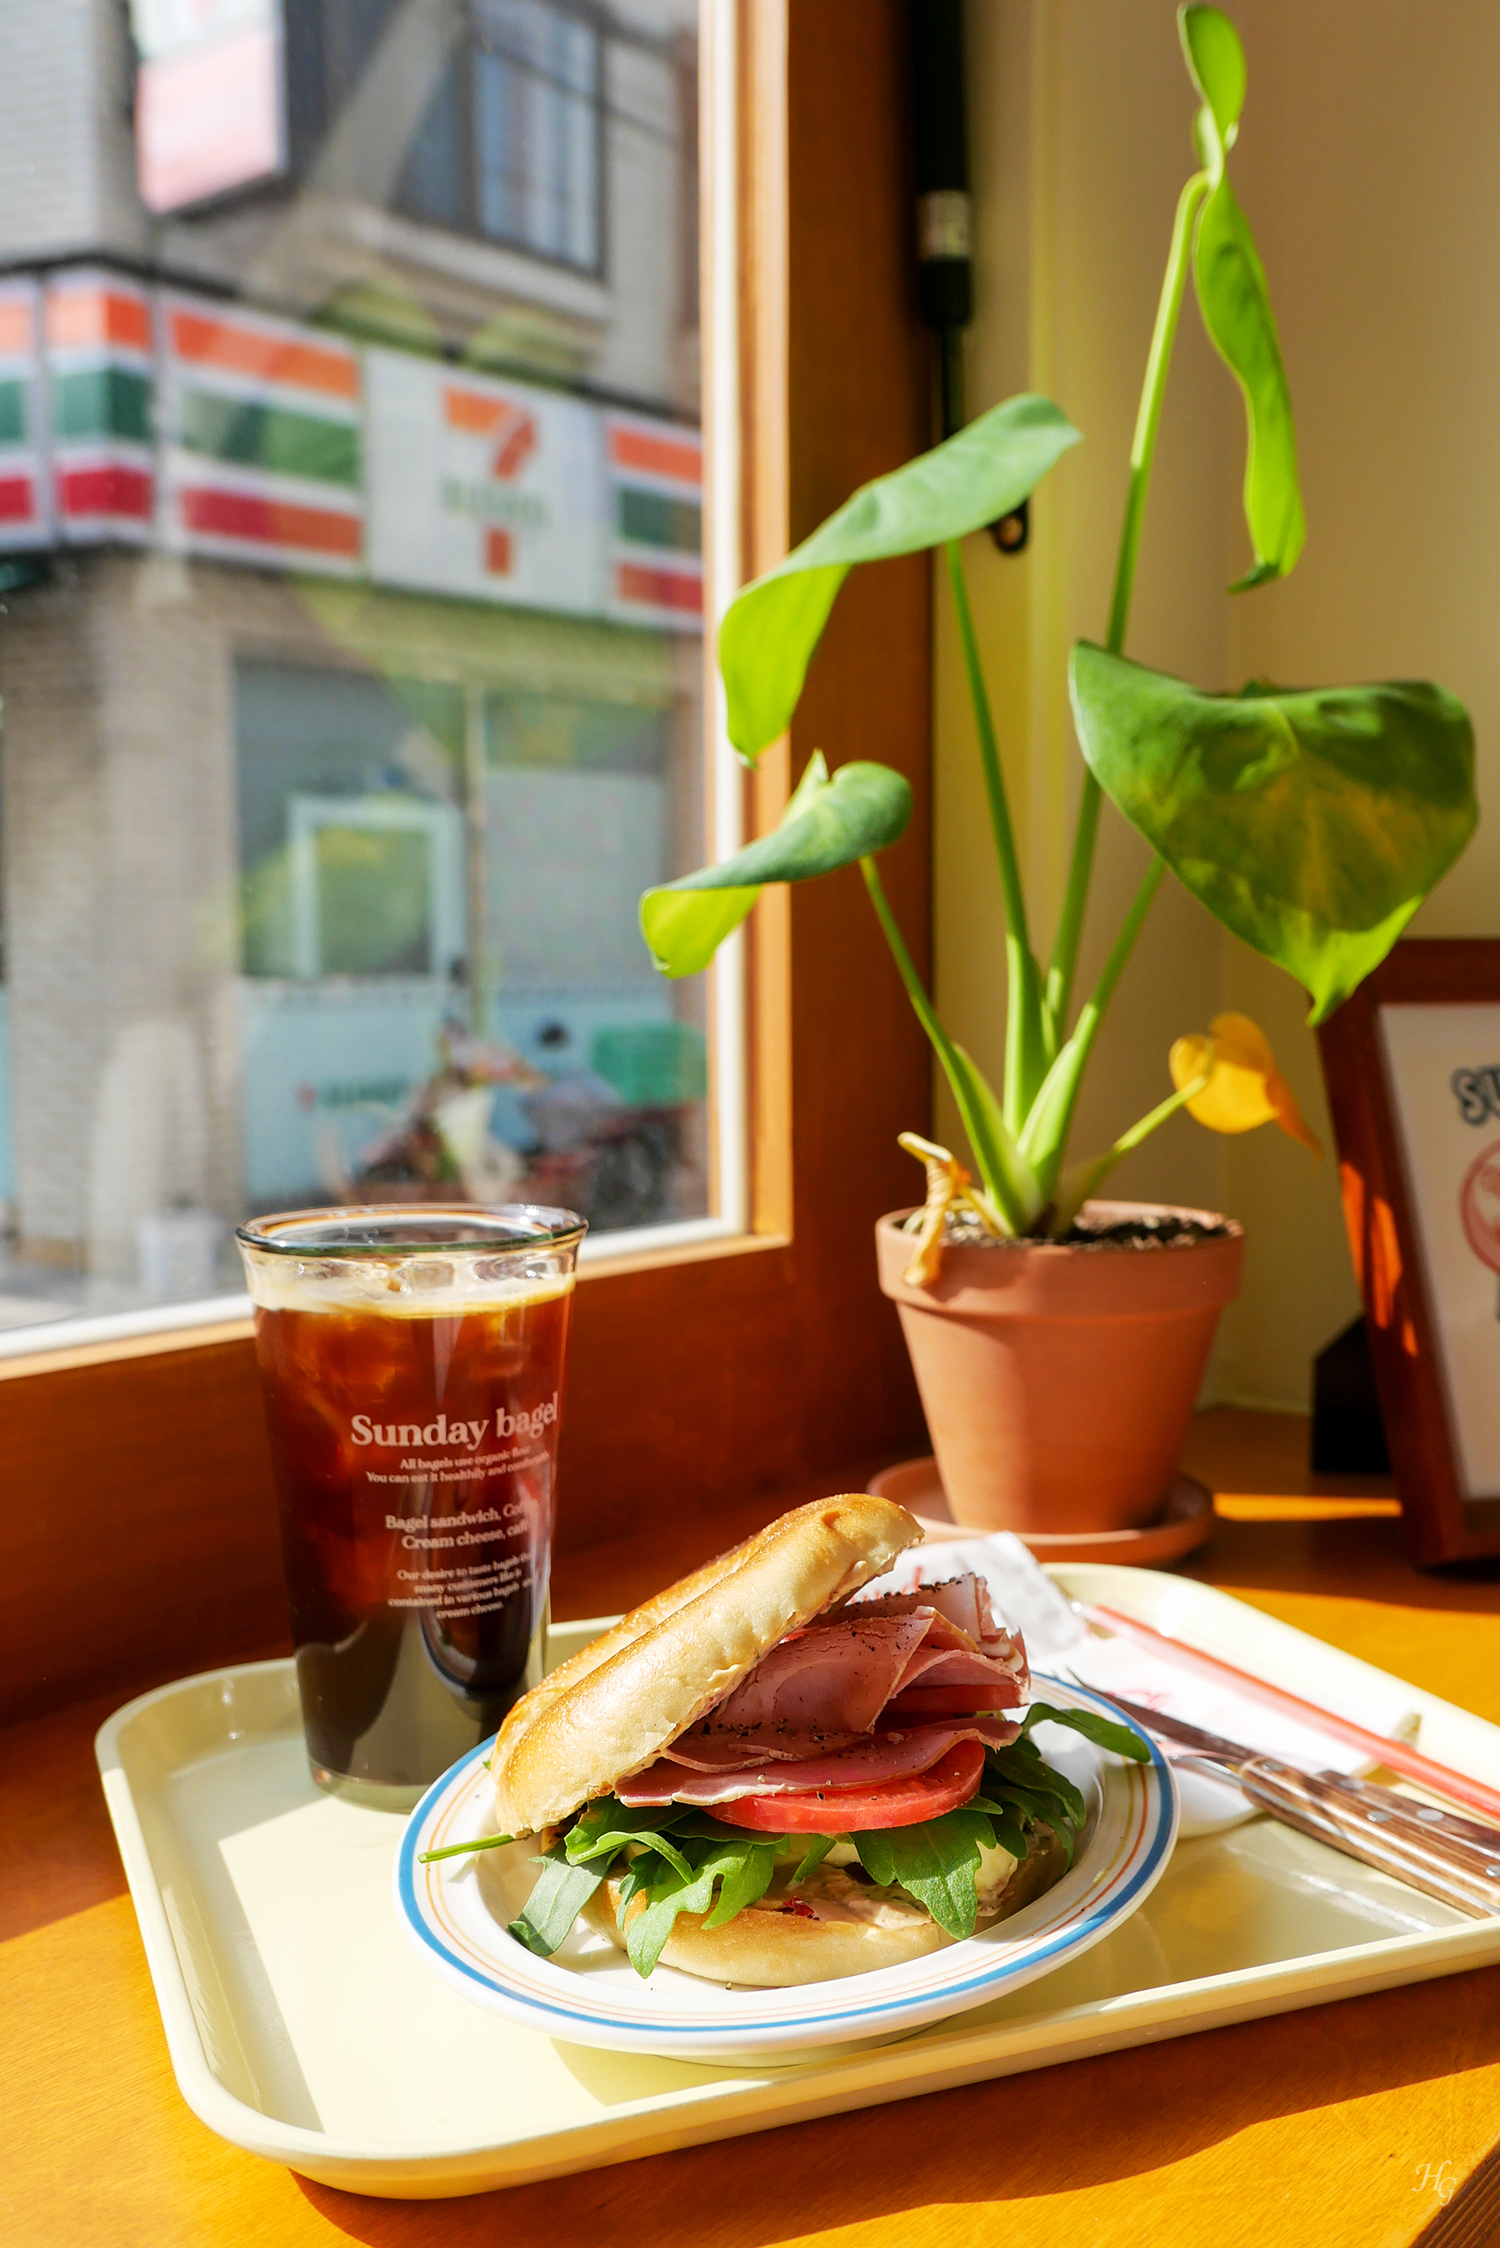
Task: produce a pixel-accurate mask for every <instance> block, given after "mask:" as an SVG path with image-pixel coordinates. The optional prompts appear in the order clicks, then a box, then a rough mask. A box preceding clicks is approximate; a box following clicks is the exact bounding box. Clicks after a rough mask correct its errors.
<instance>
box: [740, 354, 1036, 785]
mask: <svg viewBox="0 0 1500 2248" xmlns="http://www.w3.org/2000/svg"><path fill="white" fill-rule="evenodd" d="M1079 442H1080V438H1079V432H1078V431H1077V430H1076V429H1075V428H1074V427H1073V424H1072V423H1071V422H1070V421H1069V420H1067V418H1066V417H1065V416H1064V415H1063V414H1061V413H1059V412H1058V409H1057V408H1056V407H1055V406H1054V405H1053V404H1052V403H1051V402H1050V400H1048V399H1046V398H1038V397H1036V396H1034V395H1031V394H1029V393H1028V394H1026V395H1023V396H1021V397H1019V398H1007V399H1006V400H1005V402H1004V404H1003V405H999V406H995V407H992V408H991V410H990V412H989V413H987V414H981V415H980V417H979V419H978V420H977V421H974V422H970V424H969V426H968V427H967V429H962V430H960V431H959V433H958V435H957V436H956V437H950V438H948V439H947V441H946V443H944V444H942V445H938V446H935V447H934V448H933V450H932V451H931V452H930V453H920V454H918V456H917V458H916V459H915V460H914V461H908V462H907V464H906V466H905V467H904V468H898V469H894V470H893V471H892V472H891V474H890V475H889V476H879V477H877V478H876V479H875V481H874V482H873V483H872V484H864V485H861V487H860V489H859V490H858V491H857V492H856V493H855V494H854V496H853V498H852V499H850V500H846V501H845V503H844V505H843V506H842V507H841V508H840V509H839V510H838V511H837V513H836V514H834V515H830V516H829V518H828V520H827V522H826V523H824V524H822V525H821V526H820V527H819V529H817V530H816V531H814V533H813V535H812V537H811V538H810V539H804V540H803V542H802V544H801V546H799V547H796V548H794V549H793V551H792V552H791V553H790V554H789V555H788V556H787V558H786V560H785V561H784V562H779V563H778V564H777V566H776V568H775V569H774V570H769V571H767V573H766V575H765V576H764V577H763V578H757V579H756V580H755V582H754V584H753V585H747V586H746V587H745V589H744V591H743V592H742V593H739V594H737V595H736V597H735V599H734V600H733V601H732V602H731V603H730V605H729V608H728V609H727V611H726V612H725V616H724V621H723V623H722V624H721V625H720V627H719V668H720V670H721V671H722V672H723V674H724V685H725V687H726V689H727V691H728V701H729V738H730V740H731V741H732V742H733V743H734V746H735V748H736V749H737V750H738V751H739V752H740V755H741V756H742V757H744V758H746V759H748V760H749V762H750V763H752V764H753V763H754V761H755V759H756V758H757V757H758V756H759V755H760V753H761V751H762V750H763V749H764V748H765V746H766V744H767V743H768V742H773V741H775V740H776V738H777V736H778V735H780V734H783V733H785V731H786V729H787V725H788V723H789V721H790V719H791V715H792V712H793V711H794V710H795V709H796V707H797V698H798V696H799V695H800V694H801V692H802V682H803V680H804V679H805V678H806V676H807V667H808V664H809V663H810V662H811V660H812V655H813V650H814V649H815V648H816V647H817V645H818V640H819V636H820V635H821V633H822V630H823V627H824V625H825V624H826V623H827V621H828V612H829V610H830V609H831V608H832V607H833V604H834V600H835V598H836V596H837V594H838V590H839V587H840V586H841V585H842V584H843V582H844V580H845V578H846V577H847V576H848V574H849V572H850V570H851V569H852V568H853V566H854V564H855V563H856V562H881V561H885V560H887V559H888V558H889V557H890V556H892V555H895V554H918V553H920V552H921V551H922V550H923V549H924V548H926V547H931V546H942V545H943V544H944V543H945V541H947V540H949V539H961V538H966V537H967V536H968V534H969V532H970V531H978V530H981V529H982V528H983V526H984V525H985V524H986V523H993V522H994V521H995V519H996V518H997V516H1001V515H1009V514H1010V513H1011V511H1012V509H1014V508H1017V507H1019V506H1020V504H1021V502H1022V500H1024V499H1025V498H1026V497H1027V495H1028V494H1029V493H1030V492H1031V491H1033V490H1034V489H1035V487H1036V486H1037V485H1038V484H1039V483H1040V482H1041V480H1042V478H1043V477H1044V476H1045V475H1046V473H1047V471H1048V469H1049V468H1051V467H1052V466H1053V465H1054V463H1055V462H1056V461H1058V460H1059V459H1060V458H1061V456H1062V455H1063V454H1064V453H1065V452H1066V451H1067V450H1068V447H1069V446H1070V445H1076V444H1078V443H1079Z"/></svg>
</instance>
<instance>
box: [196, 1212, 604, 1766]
mask: <svg viewBox="0 0 1500 2248" xmlns="http://www.w3.org/2000/svg"><path fill="white" fill-rule="evenodd" d="M584 1231H585V1227H584V1223H583V1220H582V1219H581V1218H577V1217H575V1216H574V1215H573V1213H572V1211H570V1210H549V1209H541V1208H538V1207H536V1206H534V1205H531V1204H520V1203H516V1204H511V1205H508V1206H506V1207H503V1208H499V1209H475V1208H470V1207H467V1206H465V1205H462V1204H455V1205H453V1206H451V1207H450V1206H444V1205H430V1204H426V1205H420V1206H418V1205H411V1204H408V1205H403V1206H400V1207H391V1208H387V1207H383V1206H382V1207H376V1208H371V1209H350V1210H311V1211H299V1212H294V1213H292V1214H290V1215H288V1216H285V1217H269V1218H259V1219H257V1220H256V1221H255V1222H254V1223H253V1224H251V1225H246V1226H242V1227H241V1228H240V1231H239V1236H238V1239H239V1244H240V1251H241V1254H242V1256H243V1257H244V1260H245V1270H246V1274H247V1276H248V1281H249V1288H250V1294H251V1297H252V1299H253V1301H254V1304H255V1346H256V1354H257V1357H258V1359H259V1362H260V1377H261V1390H262V1395H263V1397H264V1400H265V1409H266V1422H267V1426H268V1428H269V1431H270V1438H271V1457H272V1463H273V1465H274V1468H275V1472H276V1486H277V1493H278V1497H279V1500H280V1510H281V1543H282V1552H283V1555H284V1558H285V1562H286V1581H287V1593H288V1597H289V1600H290V1604H291V1613H292V1638H293V1641H294V1644H295V1646H296V1650H297V1682H298V1686H299V1688H300V1690H301V1696H302V1719H303V1725H304V1727H305V1729H306V1734H307V1751H308V1757H309V1761H310V1762H311V1765H312V1771H313V1777H314V1779H315V1780H316V1781H317V1782H318V1785H319V1786H320V1787H324V1788H327V1789H329V1790H331V1791H333V1792H335V1793H340V1794H351V1795H354V1796H356V1797H358V1798H359V1799H360V1800H362V1801H364V1802H368V1803H376V1804H380V1805H382V1806H384V1807H388V1808H391V1809H402V1808H406V1807H409V1806H410V1805H411V1804H412V1803H414V1802H415V1801H416V1800H417V1798H418V1796H419V1795H420V1794H421V1792H422V1790H423V1788H424V1787H425V1786H427V1784H428V1783H429V1782H430V1781H432V1780H434V1779H436V1778H437V1777H438V1775H439V1773H441V1772H443V1771H445V1770H446V1769H447V1767H448V1765H450V1764H451V1763H453V1762H454V1760H455V1759H456V1758H457V1757H459V1756H461V1755H463V1754H464V1752H465V1751H466V1750H468V1749H471V1748H473V1747H474V1746H475V1745H476V1743H478V1742H479V1741H482V1740H483V1739H484V1738H485V1737H486V1735H488V1734H490V1733H493V1732H494V1731H495V1730H496V1728H497V1727H498V1726H499V1724H500V1722H501V1720H502V1719H503V1718H504V1716H505V1714H506V1712H507V1710H508V1709H509V1708H510V1707H511V1705H512V1703H513V1702H515V1701H516V1700H517V1699H518V1698H519V1697H520V1696H521V1695H522V1694H523V1693H525V1692H526V1690H527V1689H528V1688H529V1687H531V1686H534V1685H535V1684H536V1683H537V1680H538V1679H539V1678H540V1676H541V1665H542V1651H543V1650H542V1642H543V1637H544V1634H545V1630H546V1621H547V1582H548V1573H549V1568H550V1563H551V1554H552V1527H553V1503H554V1502H553V1483H554V1477H555V1473H556V1466H557V1439H558V1430H559V1425H560V1416H561V1412H562V1393H563V1365H564V1359H565V1357H566V1353H567V1341H568V1318H569V1313H570V1311H571V1309H572V1300H573V1277H574V1268H575V1265H576V1262H577V1256H578V1244H579V1243H580V1241H581V1240H582V1239H583V1235H584Z"/></svg>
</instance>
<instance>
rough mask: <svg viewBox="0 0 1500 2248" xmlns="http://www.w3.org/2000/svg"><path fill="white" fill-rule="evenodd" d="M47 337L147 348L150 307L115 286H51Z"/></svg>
mask: <svg viewBox="0 0 1500 2248" xmlns="http://www.w3.org/2000/svg"><path fill="white" fill-rule="evenodd" d="M47 341H48V343H52V344H59V345H64V346H66V345H69V344H74V345H76V344H93V345H94V346H95V347H98V346H100V345H103V344H111V343H117V344H122V345H124V347H125V348H126V349H127V350H130V351H149V350H150V349H151V312H150V308H149V306H147V305H145V304H143V303H142V302H141V300H140V298H139V297H127V296H123V295H122V294H121V293H120V292H119V291H118V290H116V289H87V288H85V289H67V288H52V289H49V290H48V291H47Z"/></svg>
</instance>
